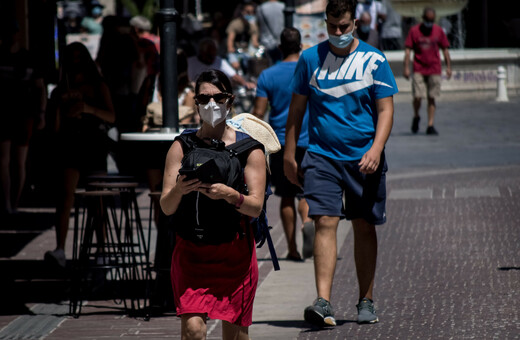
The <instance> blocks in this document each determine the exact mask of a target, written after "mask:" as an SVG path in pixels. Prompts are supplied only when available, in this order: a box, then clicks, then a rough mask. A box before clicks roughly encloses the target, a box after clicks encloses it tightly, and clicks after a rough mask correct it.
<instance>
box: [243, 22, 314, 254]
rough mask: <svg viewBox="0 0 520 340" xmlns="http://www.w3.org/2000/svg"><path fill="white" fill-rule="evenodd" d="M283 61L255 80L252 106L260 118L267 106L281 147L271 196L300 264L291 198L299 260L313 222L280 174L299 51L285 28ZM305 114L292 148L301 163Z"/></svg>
mask: <svg viewBox="0 0 520 340" xmlns="http://www.w3.org/2000/svg"><path fill="white" fill-rule="evenodd" d="M279 48H280V50H281V52H282V55H283V61H282V62H280V63H277V64H275V65H274V66H272V67H270V68H268V69H266V70H264V71H263V72H262V73H261V74H260V78H258V83H257V89H256V98H255V106H254V108H253V114H254V115H255V116H257V117H258V118H260V119H263V118H264V116H265V113H266V111H267V107H268V104H271V111H270V113H269V124H270V125H271V127H272V128H273V130H274V131H275V133H276V136H277V137H278V139H279V140H280V144H282V150H281V151H280V152H277V153H275V154H272V155H271V158H270V162H269V166H270V168H271V183H272V184H273V186H274V187H275V192H274V193H275V195H277V196H281V198H282V199H281V201H280V216H281V219H282V225H283V229H284V232H285V238H286V240H287V249H288V253H287V259H289V260H293V261H302V257H301V255H300V253H299V252H298V249H297V246H296V232H295V230H296V216H297V214H296V207H295V204H294V198H295V197H296V198H298V201H299V202H298V212H299V214H300V217H301V219H302V221H303V227H302V231H303V252H302V253H303V258H308V257H311V256H312V248H313V243H314V223H313V221H312V219H311V218H310V217H309V216H308V214H307V213H308V211H309V207H308V205H307V202H306V201H305V198H303V191H302V189H301V187H299V186H297V185H294V184H292V183H291V182H289V180H288V179H287V178H286V177H285V175H284V173H283V145H284V144H285V124H286V123H287V115H288V114H289V105H290V104H291V93H292V92H291V89H290V84H291V79H292V77H293V74H294V69H295V68H296V62H297V61H298V57H299V56H300V51H301V49H302V48H301V35H300V32H299V31H298V30H297V29H296V28H285V29H284V30H283V31H282V33H281V34H280V46H279ZM307 120H308V114H307V111H306V112H305V115H304V117H303V124H302V130H301V133H300V137H299V139H298V145H297V147H296V162H297V163H298V164H301V161H302V159H303V155H304V154H305V150H307V146H308V144H309V135H308V132H307Z"/></svg>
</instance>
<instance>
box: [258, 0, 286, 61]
mask: <svg viewBox="0 0 520 340" xmlns="http://www.w3.org/2000/svg"><path fill="white" fill-rule="evenodd" d="M284 9H285V4H284V3H283V2H281V1H278V0H267V1H265V2H264V3H262V4H261V5H260V6H258V8H257V9H256V19H257V23H258V28H259V30H260V32H259V33H260V44H262V45H264V47H265V48H266V52H267V55H268V56H269V59H270V62H271V64H275V63H277V62H279V61H280V60H282V58H284V56H282V53H281V52H280V49H279V48H278V45H279V44H280V34H281V33H282V30H283V28H284V22H285V19H284V13H283V11H284Z"/></svg>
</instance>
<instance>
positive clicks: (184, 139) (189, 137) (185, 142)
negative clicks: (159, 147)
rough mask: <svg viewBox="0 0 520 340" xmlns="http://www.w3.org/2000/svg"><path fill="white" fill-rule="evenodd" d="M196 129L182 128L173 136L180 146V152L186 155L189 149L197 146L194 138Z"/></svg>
mask: <svg viewBox="0 0 520 340" xmlns="http://www.w3.org/2000/svg"><path fill="white" fill-rule="evenodd" d="M196 133H197V130H196V129H190V130H184V131H183V132H182V133H181V134H180V135H178V136H177V137H175V139H174V140H173V141H174V142H175V141H176V140H178V141H179V142H180V143H181V146H182V152H183V153H184V155H186V154H187V153H188V152H190V151H191V150H193V149H195V148H196V147H197V143H196V142H195V140H194V137H195V134H196Z"/></svg>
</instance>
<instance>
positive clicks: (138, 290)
mask: <svg viewBox="0 0 520 340" xmlns="http://www.w3.org/2000/svg"><path fill="white" fill-rule="evenodd" d="M118 177H119V179H120V180H121V179H122V178H123V177H125V176H118ZM126 177H128V180H129V181H124V182H122V181H114V180H112V178H111V176H108V177H107V178H103V179H102V180H99V181H94V182H90V183H88V185H87V188H90V189H94V190H104V191H112V192H118V193H119V194H120V205H121V209H120V216H119V219H118V224H119V226H120V228H121V229H120V232H121V234H120V239H121V247H122V249H123V251H124V253H125V256H126V258H125V261H126V262H127V264H128V266H127V268H128V270H129V272H128V273H127V274H128V278H129V280H131V281H132V283H134V284H136V285H137V286H136V287H134V289H132V290H131V295H130V296H129V298H130V299H129V301H128V302H129V303H130V304H131V311H132V312H134V313H135V312H137V313H140V312H142V311H144V308H145V306H146V301H145V299H146V297H145V295H146V292H145V291H146V287H145V285H146V282H147V280H148V273H149V272H148V271H147V270H146V268H148V267H149V265H150V264H149V245H148V242H149V241H147V240H146V238H145V234H144V230H143V225H142V222H141V217H140V213H139V206H138V204H137V194H136V188H137V187H138V186H139V183H137V182H133V181H132V177H130V176H126ZM91 178H92V177H91ZM100 179H101V178H100Z"/></svg>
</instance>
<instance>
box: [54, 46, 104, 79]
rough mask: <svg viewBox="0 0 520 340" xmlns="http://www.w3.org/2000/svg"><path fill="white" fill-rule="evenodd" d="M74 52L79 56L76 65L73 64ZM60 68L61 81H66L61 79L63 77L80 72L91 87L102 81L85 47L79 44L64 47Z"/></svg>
mask: <svg viewBox="0 0 520 340" xmlns="http://www.w3.org/2000/svg"><path fill="white" fill-rule="evenodd" d="M76 52H77V53H78V55H79V60H78V62H77V63H75V60H74V59H75V58H74V54H75V53H76ZM62 67H63V70H62V79H61V80H62V81H65V80H66V79H63V77H66V76H67V77H68V76H70V75H71V74H72V73H77V72H81V74H83V76H84V77H85V80H86V82H87V83H89V84H91V85H96V84H98V83H100V82H101V81H102V78H101V74H100V73H99V70H98V68H97V65H96V63H95V62H94V60H93V59H92V57H91V55H90V52H89V51H88V49H87V47H85V45H83V44H82V43H80V42H73V43H71V44H68V45H67V46H65V50H64V53H63V63H62ZM69 80H70V79H69Z"/></svg>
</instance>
